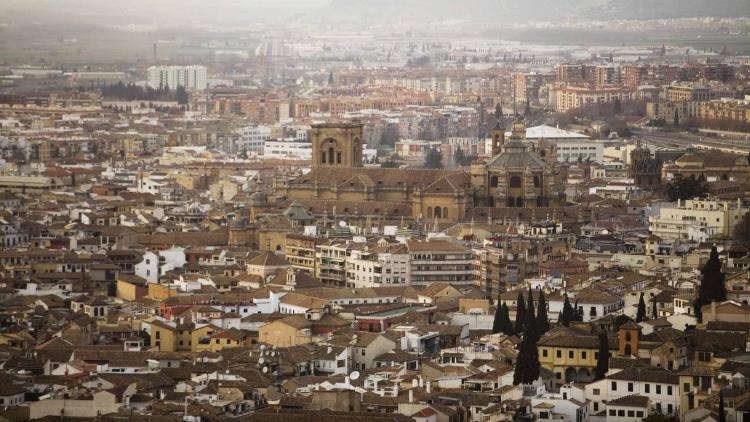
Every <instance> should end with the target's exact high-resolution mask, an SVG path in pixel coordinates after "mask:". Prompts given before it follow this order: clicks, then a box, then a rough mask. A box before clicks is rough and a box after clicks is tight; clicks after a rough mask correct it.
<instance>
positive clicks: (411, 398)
mask: <svg viewBox="0 0 750 422" xmlns="http://www.w3.org/2000/svg"><path fill="white" fill-rule="evenodd" d="M409 403H414V390H409Z"/></svg>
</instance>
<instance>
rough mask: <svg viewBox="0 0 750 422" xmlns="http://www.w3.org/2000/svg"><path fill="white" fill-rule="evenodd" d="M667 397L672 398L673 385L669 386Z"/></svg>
mask: <svg viewBox="0 0 750 422" xmlns="http://www.w3.org/2000/svg"><path fill="white" fill-rule="evenodd" d="M667 395H668V396H671V395H672V386H671V385H668V386H667Z"/></svg>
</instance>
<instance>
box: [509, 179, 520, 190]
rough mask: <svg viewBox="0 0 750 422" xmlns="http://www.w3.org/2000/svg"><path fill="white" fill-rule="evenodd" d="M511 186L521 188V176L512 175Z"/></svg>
mask: <svg viewBox="0 0 750 422" xmlns="http://www.w3.org/2000/svg"><path fill="white" fill-rule="evenodd" d="M510 187H512V188H520V187H521V176H511V178H510Z"/></svg>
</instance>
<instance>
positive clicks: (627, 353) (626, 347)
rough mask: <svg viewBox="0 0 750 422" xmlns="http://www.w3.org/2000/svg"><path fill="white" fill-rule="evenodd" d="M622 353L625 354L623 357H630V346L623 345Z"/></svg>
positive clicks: (631, 352)
mask: <svg viewBox="0 0 750 422" xmlns="http://www.w3.org/2000/svg"><path fill="white" fill-rule="evenodd" d="M624 352H625V353H624V354H625V356H630V355H632V354H633V349H632V348H631V347H630V345H629V344H626V345H625V350H624Z"/></svg>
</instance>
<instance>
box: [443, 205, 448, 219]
mask: <svg viewBox="0 0 750 422" xmlns="http://www.w3.org/2000/svg"><path fill="white" fill-rule="evenodd" d="M443 218H448V207H443Z"/></svg>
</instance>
